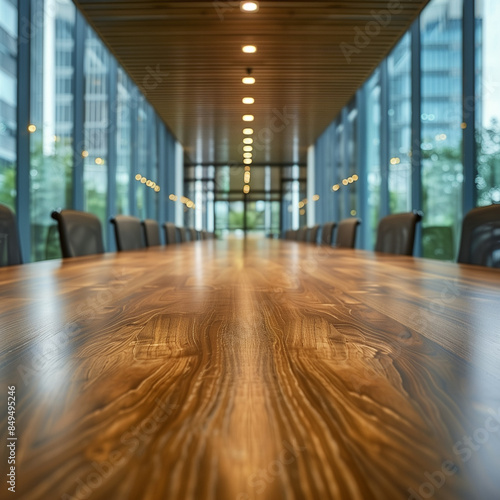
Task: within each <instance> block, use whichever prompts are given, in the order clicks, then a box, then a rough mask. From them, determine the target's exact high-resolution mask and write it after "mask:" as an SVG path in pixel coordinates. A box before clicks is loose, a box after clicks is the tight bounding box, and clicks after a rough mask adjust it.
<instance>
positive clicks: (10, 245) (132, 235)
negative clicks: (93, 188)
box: [0, 204, 214, 266]
mask: <svg viewBox="0 0 500 500" xmlns="http://www.w3.org/2000/svg"><path fill="white" fill-rule="evenodd" d="M51 215H52V218H53V219H55V220H56V221H57V227H58V231H59V240H60V243H61V253H62V256H63V257H65V258H66V257H81V256H85V255H93V254H99V253H104V251H105V250H104V243H103V238H102V227H101V222H100V220H99V219H98V218H97V217H96V216H95V215H94V214H91V213H88V212H81V211H78V210H61V211H54V212H52V214H51ZM111 223H112V224H113V226H114V231H115V239H116V246H117V249H118V251H126V250H136V249H140V248H146V247H150V246H157V245H161V239H160V226H159V224H158V222H157V221H156V220H153V219H146V220H144V221H142V222H141V220H140V219H139V218H137V217H132V216H129V215H117V216H116V217H114V218H113V219H111ZM163 227H164V230H165V240H166V243H167V245H171V244H176V243H184V242H186V241H195V240H205V239H213V238H214V234H213V233H210V232H207V231H197V230H195V229H194V228H185V227H177V226H175V224H173V223H171V222H166V223H165V224H164V225H163ZM18 264H22V256H21V247H20V243H19V234H18V231H17V224H16V218H15V215H14V213H13V212H12V210H10V208H8V207H7V206H5V205H2V204H0V266H5V265H18Z"/></svg>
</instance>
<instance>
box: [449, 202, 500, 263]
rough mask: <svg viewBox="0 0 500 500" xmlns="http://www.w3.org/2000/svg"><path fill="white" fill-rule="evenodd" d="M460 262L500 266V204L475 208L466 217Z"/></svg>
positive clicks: (461, 241)
mask: <svg viewBox="0 0 500 500" xmlns="http://www.w3.org/2000/svg"><path fill="white" fill-rule="evenodd" d="M457 260H458V262H460V263H462V264H475V265H478V266H487V267H500V205H489V206H487V207H478V208H473V209H472V210H471V211H470V212H468V213H467V215H466V216H465V217H464V220H463V223H462V237H461V239H460V251H459V253H458V259H457Z"/></svg>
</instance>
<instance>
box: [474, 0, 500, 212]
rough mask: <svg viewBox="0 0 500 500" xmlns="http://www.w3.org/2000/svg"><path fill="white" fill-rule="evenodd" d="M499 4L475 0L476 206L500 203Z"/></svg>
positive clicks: (489, 0) (494, 0) (496, 0)
mask: <svg viewBox="0 0 500 500" xmlns="http://www.w3.org/2000/svg"><path fill="white" fill-rule="evenodd" d="M499 25H500V2H498V0H476V98H475V100H474V101H471V102H470V103H466V105H468V106H472V105H473V104H475V110H476V134H475V137H476V164H477V174H476V177H475V180H476V189H477V204H478V205H479V206H484V205H490V204H491V203H500V86H499V83H500V64H499V63H498V49H499V47H500V31H499V29H498V26H499Z"/></svg>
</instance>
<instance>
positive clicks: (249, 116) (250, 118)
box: [242, 115, 254, 122]
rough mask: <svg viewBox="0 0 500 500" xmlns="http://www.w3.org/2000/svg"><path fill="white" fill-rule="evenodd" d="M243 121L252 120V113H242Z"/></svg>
mask: <svg viewBox="0 0 500 500" xmlns="http://www.w3.org/2000/svg"><path fill="white" fill-rule="evenodd" d="M242 118H243V121H244V122H253V120H254V116H253V115H243V117H242Z"/></svg>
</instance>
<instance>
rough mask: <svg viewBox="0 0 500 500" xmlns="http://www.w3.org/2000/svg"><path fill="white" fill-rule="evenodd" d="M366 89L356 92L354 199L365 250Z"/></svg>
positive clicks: (366, 225) (360, 240)
mask: <svg viewBox="0 0 500 500" xmlns="http://www.w3.org/2000/svg"><path fill="white" fill-rule="evenodd" d="M366 89H367V85H366V84H365V85H363V87H362V88H361V89H360V90H358V92H357V93H356V107H357V109H358V140H357V142H356V148H357V154H356V156H357V158H358V177H359V180H358V182H357V188H358V195H357V197H356V211H357V213H358V217H360V218H361V219H362V220H364V221H366V222H365V224H363V225H362V226H361V230H360V238H359V247H360V248H366V230H365V229H364V228H365V227H369V226H368V217H367V207H368V172H367V165H366V151H367V148H368V145H367V143H366V141H367V133H366V122H367V109H366Z"/></svg>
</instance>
